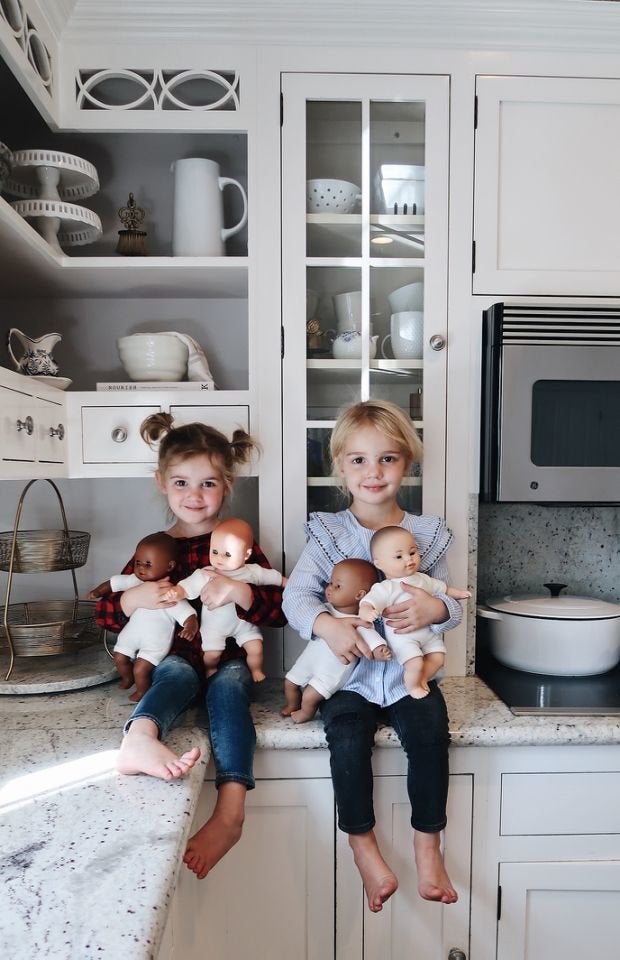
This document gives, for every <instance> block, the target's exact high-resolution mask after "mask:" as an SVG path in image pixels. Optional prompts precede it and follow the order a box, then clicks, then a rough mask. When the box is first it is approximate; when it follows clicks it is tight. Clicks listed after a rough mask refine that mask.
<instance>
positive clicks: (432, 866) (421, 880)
mask: <svg viewBox="0 0 620 960" xmlns="http://www.w3.org/2000/svg"><path fill="white" fill-rule="evenodd" d="M440 839H441V837H440V834H439V833H420V831H419V830H416V832H415V834H414V837H413V849H414V853H415V865H416V869H417V871H418V893H419V894H420V896H421V897H422V898H423V899H424V900H437V901H439V903H456V901H457V900H458V894H457V892H456V890H455V889H454V887H453V886H452V882H451V880H450V877H449V876H448V873H447V871H446V868H445V866H444V862H443V856H442V854H441V847H440Z"/></svg>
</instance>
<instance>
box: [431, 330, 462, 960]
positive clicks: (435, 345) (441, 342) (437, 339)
mask: <svg viewBox="0 0 620 960" xmlns="http://www.w3.org/2000/svg"><path fill="white" fill-rule="evenodd" d="M428 342H429V344H430V347H431V350H437V352H439V351H440V350H443V348H444V347H445V345H446V338H445V337H442V336H441V334H440V333H434V334H433V336H432V337H431V338H430V340H429V341H428ZM457 960H458V958H457Z"/></svg>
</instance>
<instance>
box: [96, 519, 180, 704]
mask: <svg viewBox="0 0 620 960" xmlns="http://www.w3.org/2000/svg"><path fill="white" fill-rule="evenodd" d="M177 557H178V544H177V542H176V540H175V539H174V537H171V536H170V534H168V533H163V532H159V533H152V534H149V536H147V537H143V539H142V540H140V542H139V544H138V545H137V547H136V552H135V554H134V559H133V570H134V572H133V573H127V574H121V573H119V574H117V575H115V576H113V577H110V579H109V580H105V581H104V582H103V583H100V584H99V586H97V587H95V588H94V590H91V591H90V593H89V594H88V599H89V600H98V599H99V598H100V597H106V596H108V594H110V593H118V592H121V591H125V590H129V589H130V588H131V587H137V586H138V585H139V584H140V583H144V582H145V581H149V580H162V579H164V578H165V577H168V576H169V575H170V574H171V573H172V571H173V570H174V568H175V567H176V565H177ZM177 623H178V624H180V625H181V626H182V628H183V629H182V631H181V636H182V637H184V638H185V639H187V640H192V639H193V638H194V637H195V636H196V634H197V633H198V617H197V616H196V611H195V610H194V608H193V607H192V606H191V604H189V603H188V602H187V600H184V601H182V602H179V603H176V604H175V605H174V606H173V607H162V608H161V609H158V610H147V609H146V608H142V607H141V608H139V609H138V610H135V611H134V612H133V613H132V615H131V617H130V619H129V623H127V624H126V625H125V626H124V627H123V629H122V630H121V632H120V633H119V634H118V638H117V641H116V645H115V647H114V651H113V654H114V663H115V665H116V669H117V670H118V672H119V674H120V677H121V682H120V683H119V687H121V688H122V689H123V690H128V689H129V688H130V687H132V686H133V685H134V683H135V685H136V690H135V693H132V694H131V695H130V697H129V699H130V700H132V701H134V702H137V701H138V700H141V699H142V697H143V696H144V694H145V693H146V691H147V690H148V688H149V687H150V685H151V674H152V673H153V670H154V669H155V667H156V666H157V664H158V663H161V661H162V660H163V659H164V657H165V656H167V654H168V652H169V650H170V647H171V646H172V641H173V639H174V630H175V625H176V624H177Z"/></svg>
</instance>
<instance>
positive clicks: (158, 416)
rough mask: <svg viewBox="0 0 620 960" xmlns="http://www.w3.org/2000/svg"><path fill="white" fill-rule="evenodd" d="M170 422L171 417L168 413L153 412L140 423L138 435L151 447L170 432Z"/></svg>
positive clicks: (171, 421)
mask: <svg viewBox="0 0 620 960" xmlns="http://www.w3.org/2000/svg"><path fill="white" fill-rule="evenodd" d="M172 423H173V418H172V416H171V415H170V414H169V413H153V414H151V416H150V417H147V418H146V420H143V421H142V423H141V424H140V436H141V437H142V439H143V440H144V442H145V443H148V445H149V446H150V447H153V446H154V445H155V444H157V443H159V442H160V441H161V440H162V439H163V438H164V437H165V436H167V434H169V433H170V431H171V429H172Z"/></svg>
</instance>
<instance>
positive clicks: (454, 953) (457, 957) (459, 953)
mask: <svg viewBox="0 0 620 960" xmlns="http://www.w3.org/2000/svg"><path fill="white" fill-rule="evenodd" d="M448 960H467V954H466V953H465V951H464V950H459V948H458V947H452V949H451V951H450V953H449V954H448Z"/></svg>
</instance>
